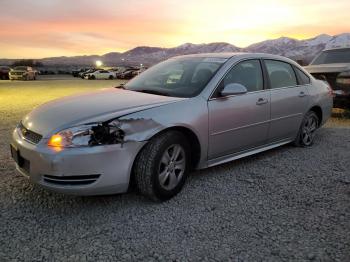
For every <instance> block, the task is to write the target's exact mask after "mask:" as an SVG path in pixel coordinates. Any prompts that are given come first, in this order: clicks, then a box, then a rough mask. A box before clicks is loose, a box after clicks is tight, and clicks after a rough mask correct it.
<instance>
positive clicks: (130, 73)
mask: <svg viewBox="0 0 350 262" xmlns="http://www.w3.org/2000/svg"><path fill="white" fill-rule="evenodd" d="M138 70H139V69H138V68H132V69H128V70H126V71H124V72H122V73H120V74H118V75H117V78H118V79H131V78H133V77H135V76H137V75H138Z"/></svg>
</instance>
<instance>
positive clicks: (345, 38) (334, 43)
mask: <svg viewBox="0 0 350 262" xmlns="http://www.w3.org/2000/svg"><path fill="white" fill-rule="evenodd" d="M335 47H350V33H345V34H340V35H337V36H334V37H332V38H331V39H330V41H328V43H327V44H326V48H335Z"/></svg>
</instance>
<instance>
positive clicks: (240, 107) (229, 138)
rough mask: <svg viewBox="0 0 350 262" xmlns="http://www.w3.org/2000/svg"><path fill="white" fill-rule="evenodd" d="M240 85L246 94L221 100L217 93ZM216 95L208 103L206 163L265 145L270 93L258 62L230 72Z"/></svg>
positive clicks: (242, 65) (249, 63)
mask: <svg viewBox="0 0 350 262" xmlns="http://www.w3.org/2000/svg"><path fill="white" fill-rule="evenodd" d="M231 83H238V84H242V85H243V86H245V87H246V89H247V91H248V92H247V93H245V94H240V95H231V96H226V97H222V96H220V90H222V89H223V88H224V87H225V86H226V85H228V84H231ZM218 88H219V89H218V91H217V92H216V93H217V94H216V95H214V97H212V98H211V99H210V100H209V101H208V110H209V150H208V160H213V159H216V158H220V157H225V156H228V155H231V154H235V153H238V152H241V151H244V150H248V149H251V148H254V147H258V146H261V145H263V144H265V143H266V142H267V138H268V129H269V121H270V100H271V98H270V91H269V90H266V89H264V80H263V74H262V69H261V63H260V61H259V60H257V59H256V60H246V61H242V62H240V63H239V64H237V65H235V66H234V67H233V68H231V69H230V70H229V72H228V73H227V74H226V76H225V77H224V79H223V80H222V82H221V83H220V84H219V87H218Z"/></svg>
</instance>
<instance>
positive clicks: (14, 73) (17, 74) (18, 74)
mask: <svg viewBox="0 0 350 262" xmlns="http://www.w3.org/2000/svg"><path fill="white" fill-rule="evenodd" d="M23 74H24V73H23V72H12V73H11V75H15V76H21V75H23Z"/></svg>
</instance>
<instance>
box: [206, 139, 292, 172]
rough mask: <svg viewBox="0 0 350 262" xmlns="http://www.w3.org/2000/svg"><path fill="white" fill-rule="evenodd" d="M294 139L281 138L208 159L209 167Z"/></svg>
mask: <svg viewBox="0 0 350 262" xmlns="http://www.w3.org/2000/svg"><path fill="white" fill-rule="evenodd" d="M292 141H293V139H287V140H280V141H278V142H274V143H271V144H268V145H264V146H261V147H255V148H252V149H249V150H245V151H241V152H238V153H234V154H230V155H226V156H222V157H218V158H214V159H211V160H208V167H212V166H216V165H220V164H223V163H227V162H230V161H233V160H236V159H239V158H243V157H246V156H251V155H254V154H257V153H260V152H263V151H266V150H270V149H273V148H276V147H279V146H282V145H285V144H288V143H290V142H292Z"/></svg>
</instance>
